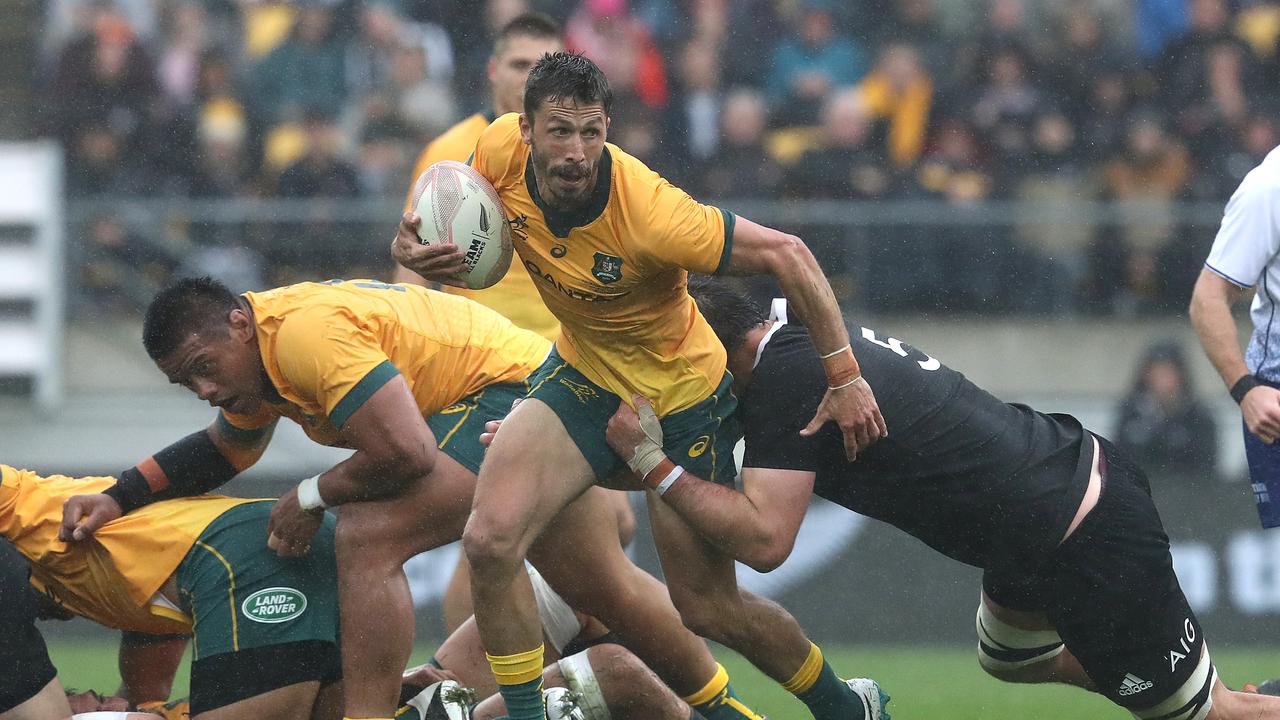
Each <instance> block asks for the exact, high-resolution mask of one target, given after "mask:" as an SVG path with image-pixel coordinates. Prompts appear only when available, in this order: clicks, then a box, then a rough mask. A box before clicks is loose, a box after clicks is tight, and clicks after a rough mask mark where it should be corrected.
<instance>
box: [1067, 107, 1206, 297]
mask: <svg viewBox="0 0 1280 720" xmlns="http://www.w3.org/2000/svg"><path fill="white" fill-rule="evenodd" d="M1190 172H1191V164H1190V159H1189V156H1188V153H1187V150H1186V148H1185V147H1184V146H1183V145H1182V143H1180V142H1178V141H1177V139H1176V138H1173V137H1170V136H1169V134H1168V133H1167V131H1166V130H1165V128H1164V126H1162V125H1161V124H1160V122H1159V121H1158V120H1157V119H1155V118H1154V117H1149V116H1144V117H1139V118H1138V119H1137V120H1135V121H1134V123H1133V125H1132V126H1131V127H1130V129H1129V132H1128V135H1127V138H1126V144H1125V150H1124V153H1123V154H1122V155H1121V156H1120V157H1118V158H1116V159H1115V160H1112V161H1111V162H1109V163H1107V165H1106V167H1105V170H1104V174H1103V187H1102V197H1103V199H1105V200H1111V201H1120V202H1130V203H1141V207H1142V216H1141V217H1142V219H1141V220H1137V219H1130V220H1129V221H1128V222H1126V223H1124V224H1123V225H1121V226H1119V227H1116V226H1109V227H1107V228H1105V229H1104V231H1103V232H1101V233H1100V234H1099V236H1098V238H1097V240H1096V241H1095V242H1094V244H1093V247H1092V248H1091V249H1090V253H1089V255H1090V257H1089V262H1090V273H1089V280H1088V285H1087V286H1086V288H1085V298H1084V300H1085V301H1086V303H1087V304H1088V305H1090V306H1092V307H1094V308H1095V309H1104V310H1109V311H1111V312H1117V313H1121V314H1126V315H1134V314H1148V313H1152V312H1155V311H1157V310H1159V309H1160V307H1161V306H1160V303H1161V299H1162V297H1163V294H1164V293H1165V292H1166V289H1165V284H1166V282H1168V281H1169V279H1168V278H1167V277H1166V276H1163V275H1162V274H1161V272H1160V255H1161V252H1162V251H1164V250H1166V249H1168V248H1167V245H1168V243H1169V241H1170V239H1171V238H1172V237H1173V231H1174V228H1175V224H1174V218H1173V209H1174V201H1175V199H1177V198H1178V197H1179V195H1180V194H1181V193H1182V192H1183V191H1184V190H1185V189H1186V186H1187V181H1188V178H1189V177H1190Z"/></svg>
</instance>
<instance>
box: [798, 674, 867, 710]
mask: <svg viewBox="0 0 1280 720" xmlns="http://www.w3.org/2000/svg"><path fill="white" fill-rule="evenodd" d="M795 695H796V697H797V698H799V700H800V702H802V703H804V704H805V706H806V707H808V708H809V712H811V713H813V717H814V720H856V718H865V717H866V716H867V709H866V707H865V706H863V704H862V698H860V697H858V694H857V693H855V692H854V691H853V690H851V689H850V688H849V686H848V685H846V684H845V682H844V681H843V680H841V679H840V678H839V676H837V675H836V671H835V670H832V669H831V665H830V664H829V663H827V662H826V661H825V660H824V661H823V663H822V670H821V671H820V672H819V673H818V679H817V680H816V681H814V683H813V685H812V686H811V687H810V688H809V689H808V690H805V691H804V692H798V693H796V694H795Z"/></svg>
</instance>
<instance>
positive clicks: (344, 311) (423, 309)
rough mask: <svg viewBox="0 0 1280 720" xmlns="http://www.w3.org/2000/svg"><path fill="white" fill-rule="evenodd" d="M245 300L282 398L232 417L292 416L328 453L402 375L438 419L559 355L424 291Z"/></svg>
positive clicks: (525, 334) (382, 288) (387, 288)
mask: <svg viewBox="0 0 1280 720" xmlns="http://www.w3.org/2000/svg"><path fill="white" fill-rule="evenodd" d="M244 298H245V300H247V301H248V302H249V305H250V307H251V308H253V322H254V325H255V327H256V329H257V337H258V350H259V352H260V353H261V354H262V364H263V367H264V368H266V372H267V377H268V378H269V379H270V380H271V384H272V386H274V388H275V390H276V392H277V393H278V394H279V396H280V398H281V399H280V401H278V402H275V403H268V402H264V403H263V404H262V408H261V410H260V411H259V412H258V413H256V414H254V415H237V414H233V413H228V412H224V413H223V418H224V419H225V420H226V421H227V422H228V423H230V424H231V425H232V426H234V427H236V428H240V429H245V430H249V429H256V428H261V427H264V426H266V425H267V424H269V423H271V422H272V421H274V420H275V418H277V417H280V416H284V417H288V418H289V419H291V420H293V421H295V422H297V423H298V424H299V425H301V426H302V429H303V430H304V431H305V432H306V434H307V437H310V438H311V439H312V440H315V441H316V442H319V443H322V444H325V445H334V444H337V443H339V441H340V439H341V433H340V428H341V427H342V426H343V425H344V424H345V423H346V421H347V419H348V418H350V417H351V415H352V413H354V412H355V411H356V410H358V409H359V408H360V406H361V405H363V404H364V402H365V401H366V400H368V399H369V397H370V396H372V395H373V393H375V392H377V391H378V389H379V388H381V387H382V386H383V385H385V384H386V383H387V382H388V381H389V380H391V378H393V377H395V376H396V375H402V376H403V377H404V379H405V382H406V383H408V385H409V389H410V391H412V393H413V396H414V399H415V400H417V403H418V408H419V409H420V410H422V414H423V415H424V416H429V415H434V414H435V413H437V412H439V411H440V410H441V409H443V408H445V407H447V406H448V405H451V404H453V403H456V402H458V401H459V400H461V399H462V398H464V397H466V396H468V395H470V394H472V393H474V392H476V391H478V390H480V389H481V388H484V387H486V386H488V385H492V384H494V383H500V382H516V381H519V380H523V379H524V378H525V377H527V376H528V375H529V374H530V373H532V372H533V371H534V370H535V369H536V368H537V367H538V366H539V365H540V364H541V363H542V361H543V360H544V359H545V358H546V356H547V353H548V352H549V351H550V349H551V344H550V343H549V342H547V340H546V339H545V338H543V337H541V336H539V335H537V334H536V333H533V332H530V331H528V330H522V329H520V328H518V327H516V326H515V325H512V324H511V321H510V320H507V319H506V318H504V317H502V316H501V315H499V314H498V313H496V312H494V311H492V310H490V309H489V308H487V307H484V306H483V305H480V304H478V303H474V302H472V301H470V300H467V299H465V298H460V297H455V296H453V295H446V294H444V293H441V292H437V291H435V290H428V289H426V288H422V287H418V286H416V285H388V284H386V283H380V282H376V281H373V280H350V281H331V282H328V283H300V284H297V285H289V286H287V287H282V288H277V289H275V290H268V291H267V292H260V293H253V292H251V293H245V294H244Z"/></svg>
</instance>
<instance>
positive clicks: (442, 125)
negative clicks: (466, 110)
mask: <svg viewBox="0 0 1280 720" xmlns="http://www.w3.org/2000/svg"><path fill="white" fill-rule="evenodd" d="M423 59H424V52H423V50H422V48H421V47H417V46H412V45H409V46H402V47H400V48H399V49H398V50H397V51H396V54H395V65H394V67H393V68H392V73H393V74H392V81H393V84H392V85H391V87H390V88H388V89H389V90H390V91H391V92H393V93H394V94H395V98H396V112H397V113H398V115H399V117H400V118H401V120H403V121H404V122H405V123H407V124H408V125H410V126H412V127H414V128H416V129H417V131H418V133H419V134H420V135H421V134H426V135H428V136H431V135H437V134H439V133H440V132H442V131H444V130H445V129H446V128H448V127H449V126H450V125H452V124H453V122H454V120H455V119H456V118H457V115H458V113H457V106H456V104H455V103H454V100H453V91H452V89H451V88H450V87H449V85H448V83H444V82H440V81H438V80H436V79H435V77H434V76H433V75H430V74H428V73H427V72H426V66H425V64H424V62H423Z"/></svg>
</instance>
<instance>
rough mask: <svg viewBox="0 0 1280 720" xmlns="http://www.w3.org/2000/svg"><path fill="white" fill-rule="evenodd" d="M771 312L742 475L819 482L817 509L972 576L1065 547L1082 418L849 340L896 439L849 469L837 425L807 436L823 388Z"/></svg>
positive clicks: (912, 354) (1080, 458)
mask: <svg viewBox="0 0 1280 720" xmlns="http://www.w3.org/2000/svg"><path fill="white" fill-rule="evenodd" d="M774 307H775V311H774V312H775V315H778V316H781V317H782V319H783V322H780V323H779V324H778V325H775V326H774V328H773V330H772V332H771V334H770V335H768V336H766V339H765V342H763V343H762V345H761V349H760V351H759V355H758V362H757V365H756V367H755V370H754V372H753V374H752V377H751V382H750V385H749V386H748V388H747V391H746V393H745V395H744V396H743V397H742V400H741V408H740V412H741V413H742V419H743V423H744V425H745V428H746V456H745V457H744V459H743V467H744V468H751V467H756V468H779V469H787V470H805V471H812V472H815V473H816V479H815V485H814V492H815V493H816V494H817V495H819V496H821V497H824V498H826V499H828V500H830V501H832V502H835V503H837V504H839V505H843V506H844V507H846V508H849V509H850V510H854V511H856V512H859V513H862V514H864V515H868V516H870V517H873V518H877V519H879V520H883V521H885V522H888V523H890V524H892V525H894V526H896V527H898V528H900V529H902V530H904V531H906V532H907V533H909V534H911V535H913V536H915V537H917V538H919V539H920V540H923V541H924V542H925V543H927V544H929V545H930V546H931V547H933V548H934V549H936V550H938V551H939V552H942V553H943V554H945V555H947V556H949V557H951V558H954V559H956V560H960V561H962V562H965V563H968V564H970V565H977V566H980V567H992V566H1004V565H1007V564H1008V563H1010V562H1018V561H1028V560H1031V561H1034V560H1038V559H1042V558H1043V557H1044V556H1045V555H1046V554H1047V553H1048V552H1049V551H1050V550H1052V549H1053V548H1054V547H1056V546H1057V544H1058V543H1059V541H1061V539H1062V537H1063V535H1065V534H1066V531H1067V527H1068V526H1069V525H1070V523H1071V520H1072V518H1074V516H1075V512H1076V509H1077V508H1078V507H1079V506H1080V502H1081V501H1082V500H1083V498H1084V492H1085V489H1086V487H1087V485H1088V478H1089V470H1090V467H1091V463H1092V457H1093V454H1092V449H1093V444H1092V442H1086V440H1087V439H1088V438H1089V437H1090V436H1089V434H1088V433H1087V432H1086V431H1085V430H1084V428H1083V427H1081V425H1080V423H1079V422H1078V421H1077V420H1076V419H1075V418H1073V417H1071V416H1069V415H1046V414H1044V413H1039V412H1036V411H1035V410H1032V409H1031V408H1029V407H1026V406H1025V405H1016V404H1009V403H1004V402H1001V401H1000V400H998V399H996V398H995V397H994V396H992V395H991V394H989V393H987V392H986V391H985V390H982V389H981V388H979V387H978V386H976V385H974V384H973V383H972V382H970V381H969V380H968V379H966V378H965V377H964V375H962V374H960V373H958V372H956V371H954V370H952V369H950V368H948V367H946V366H945V365H943V364H942V363H940V362H939V361H938V360H937V359H935V358H933V357H930V356H929V355H927V354H925V353H923V352H921V351H920V350H917V349H915V348H913V347H911V346H910V345H907V344H905V343H903V342H901V341H899V340H897V339H895V338H890V337H885V336H884V335H880V334H877V333H876V332H874V331H872V330H870V329H867V328H859V327H853V328H851V329H850V332H849V337H850V338H851V339H852V344H853V352H854V353H855V354H856V355H857V356H858V359H859V362H860V364H861V366H862V374H863V377H865V378H866V379H867V382H868V383H869V384H870V385H871V387H872V388H874V389H875V393H876V401H877V402H878V403H879V405H880V412H881V413H882V414H883V415H884V420H885V423H886V425H887V426H888V428H889V436H888V437H887V438H885V439H882V440H880V441H879V442H877V443H875V444H874V445H872V446H871V447H870V448H867V449H865V450H862V451H860V452H859V453H858V458H857V460H856V461H854V462H852V463H850V462H848V461H847V460H846V456H845V450H844V442H843V436H842V435H841V433H840V431H839V428H837V427H836V426H835V425H834V424H831V423H828V424H827V425H826V426H824V427H823V429H822V430H821V431H820V432H818V433H817V434H816V435H814V436H812V437H807V438H806V437H801V435H800V433H799V431H800V429H801V428H803V427H804V426H805V425H806V424H807V423H808V422H809V420H810V419H811V418H812V417H813V415H814V413H815V411H816V410H817V407H818V403H819V402H820V401H821V400H822V396H823V393H824V391H825V389H826V386H827V382H826V374H825V372H824V371H823V367H822V363H821V361H820V360H819V359H818V354H817V352H816V351H815V350H814V347H813V343H812V342H811V341H810V339H809V334H808V332H807V331H806V330H805V329H804V328H803V327H802V326H800V325H796V324H790V323H786V322H785V302H783V301H775V303H774Z"/></svg>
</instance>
